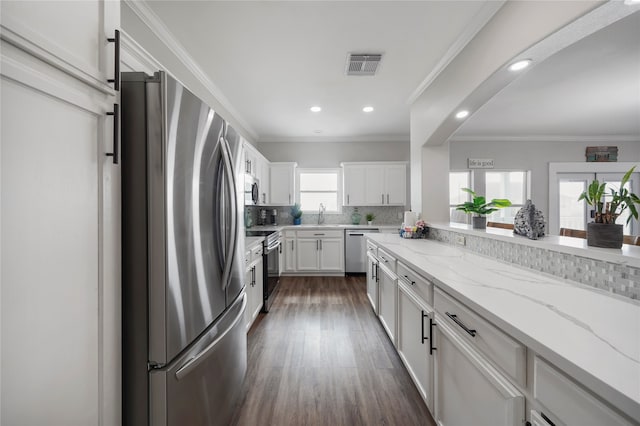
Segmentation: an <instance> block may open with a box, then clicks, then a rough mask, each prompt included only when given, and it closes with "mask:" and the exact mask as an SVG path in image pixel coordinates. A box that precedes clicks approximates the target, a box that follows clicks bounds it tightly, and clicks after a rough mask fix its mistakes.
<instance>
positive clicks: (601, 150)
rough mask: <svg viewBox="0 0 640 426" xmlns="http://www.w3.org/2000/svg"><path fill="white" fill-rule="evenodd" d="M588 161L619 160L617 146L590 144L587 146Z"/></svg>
mask: <svg viewBox="0 0 640 426" xmlns="http://www.w3.org/2000/svg"><path fill="white" fill-rule="evenodd" d="M586 155H587V161H588V162H609V161H618V147H617V146H588V147H587V152H586Z"/></svg>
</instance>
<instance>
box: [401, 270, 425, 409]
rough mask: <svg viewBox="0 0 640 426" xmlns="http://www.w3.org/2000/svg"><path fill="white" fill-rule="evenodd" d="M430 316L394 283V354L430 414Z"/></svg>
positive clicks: (413, 298) (415, 299)
mask: <svg viewBox="0 0 640 426" xmlns="http://www.w3.org/2000/svg"><path fill="white" fill-rule="evenodd" d="M432 315H433V310H432V309H430V308H428V307H427V306H426V304H425V303H424V302H423V301H421V300H420V298H418V297H417V296H415V295H414V294H413V292H412V291H411V290H407V286H406V285H405V284H404V283H402V281H400V280H398V354H399V355H400V358H402V361H403V362H404V364H405V365H406V367H407V371H409V375H410V376H411V378H412V379H413V382H414V383H415V385H416V387H417V388H418V391H419V392H420V395H421V396H422V399H424V401H425V403H426V404H427V407H428V408H429V410H430V411H431V412H432V413H433V394H432V387H433V358H432V356H431V355H430V354H429V344H430V342H429V332H430V326H429V325H430V324H429V319H430V318H432Z"/></svg>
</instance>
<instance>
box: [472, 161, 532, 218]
mask: <svg viewBox="0 0 640 426" xmlns="http://www.w3.org/2000/svg"><path fill="white" fill-rule="evenodd" d="M483 172H484V176H483V177H482V181H483V182H484V188H483V189H482V191H480V192H478V191H476V192H477V193H479V194H484V195H485V196H486V195H487V176H486V174H487V173H494V172H497V173H511V172H523V173H524V182H523V186H524V188H523V190H524V191H523V193H524V200H523V201H522V203H513V201H512V200H509V201H511V202H512V203H513V204H511V208H513V207H520V208H522V207H524V203H526V202H527V200H530V199H531V170H523V169H486V170H483ZM487 201H491V200H490V199H488V198H487ZM490 216H491V215H487V220H488V218H490Z"/></svg>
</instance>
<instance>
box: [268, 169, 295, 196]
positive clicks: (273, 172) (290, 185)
mask: <svg viewBox="0 0 640 426" xmlns="http://www.w3.org/2000/svg"><path fill="white" fill-rule="evenodd" d="M269 170H270V176H269V189H270V190H269V193H270V194H269V196H270V204H277V205H284V206H290V205H293V203H294V202H295V177H296V163H271V165H270V166H269Z"/></svg>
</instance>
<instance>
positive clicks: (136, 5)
mask: <svg viewBox="0 0 640 426" xmlns="http://www.w3.org/2000/svg"><path fill="white" fill-rule="evenodd" d="M124 3H126V5H127V6H128V7H129V8H130V9H131V10H132V11H133V12H134V13H135V14H136V15H137V16H138V17H139V18H140V20H141V21H142V22H143V23H144V24H145V25H146V26H147V27H148V28H149V29H150V30H151V32H153V34H155V35H156V36H157V37H158V39H160V41H162V43H164V45H165V46H166V47H167V48H168V49H169V50H170V51H171V52H172V53H173V54H174V55H176V57H177V58H178V59H180V62H182V63H183V64H184V66H185V67H186V68H187V69H188V70H189V71H190V72H191V73H192V74H193V75H194V76H195V77H196V79H197V80H198V81H199V82H200V83H201V84H202V85H203V86H204V87H205V88H206V89H207V90H208V91H209V92H210V93H211V95H212V96H213V97H214V98H215V99H216V100H217V101H218V102H219V103H220V104H221V105H222V106H223V107H224V108H225V109H226V110H227V111H229V114H231V115H232V117H233V119H235V121H237V122H238V123H239V124H240V125H241V126H242V127H243V128H244V129H245V130H246V131H247V132H248V133H249V134H250V136H251V137H252V138H253V139H254V140H257V139H258V133H257V132H256V131H255V130H254V129H253V128H252V127H251V126H250V125H249V123H248V122H247V121H246V120H245V119H244V118H243V117H242V115H241V114H240V113H239V112H238V111H237V110H236V109H235V108H234V107H233V105H232V104H231V102H230V101H229V99H228V98H227V97H226V96H225V95H224V94H223V93H222V91H221V90H220V89H219V88H218V87H217V86H216V85H215V84H214V83H213V81H211V79H210V78H209V76H208V75H207V74H206V73H205V72H204V71H203V70H202V68H200V66H199V65H198V63H197V62H196V61H195V60H194V59H193V57H191V55H190V54H189V53H188V52H187V50H186V49H185V48H184V46H183V45H182V44H181V43H180V42H179V41H178V40H177V39H176V37H175V36H174V35H173V33H171V31H170V30H169V28H168V27H167V26H166V25H165V24H164V22H162V20H161V19H160V18H159V17H158V15H156V13H155V12H154V11H153V10H152V9H151V8H150V7H149V5H148V4H147V1H146V0H124Z"/></svg>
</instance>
